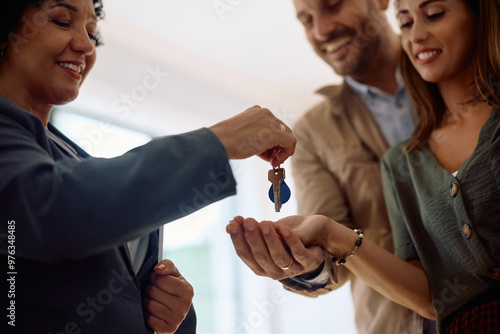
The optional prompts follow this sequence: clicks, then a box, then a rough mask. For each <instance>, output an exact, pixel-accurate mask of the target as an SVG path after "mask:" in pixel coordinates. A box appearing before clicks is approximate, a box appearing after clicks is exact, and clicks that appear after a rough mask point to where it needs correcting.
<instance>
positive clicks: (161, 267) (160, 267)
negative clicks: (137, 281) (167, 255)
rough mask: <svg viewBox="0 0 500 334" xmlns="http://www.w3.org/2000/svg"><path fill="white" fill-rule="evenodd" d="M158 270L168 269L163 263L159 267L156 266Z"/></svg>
mask: <svg viewBox="0 0 500 334" xmlns="http://www.w3.org/2000/svg"><path fill="white" fill-rule="evenodd" d="M156 268H158V269H160V270H163V269H165V268H167V267H166V266H165V265H164V264H163V263H160V264H159V265H157V266H156Z"/></svg>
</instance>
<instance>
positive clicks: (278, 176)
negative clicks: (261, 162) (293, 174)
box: [268, 166, 285, 212]
mask: <svg viewBox="0 0 500 334" xmlns="http://www.w3.org/2000/svg"><path fill="white" fill-rule="evenodd" d="M268 179H269V181H270V182H271V183H272V184H273V185H272V188H273V194H274V211H276V212H280V210H281V182H283V180H285V169H283V168H281V167H279V166H278V167H276V168H273V169H271V170H270V171H269V172H268Z"/></svg>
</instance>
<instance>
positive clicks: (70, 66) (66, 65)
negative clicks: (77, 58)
mask: <svg viewBox="0 0 500 334" xmlns="http://www.w3.org/2000/svg"><path fill="white" fill-rule="evenodd" d="M57 65H59V66H61V67H64V68H67V69H70V70H71V71H73V72H75V73H77V74H81V73H82V70H83V68H82V66H77V65H75V64H70V63H63V62H57Z"/></svg>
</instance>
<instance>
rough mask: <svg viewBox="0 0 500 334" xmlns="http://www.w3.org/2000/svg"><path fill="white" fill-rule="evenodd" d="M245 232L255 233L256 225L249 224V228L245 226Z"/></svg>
mask: <svg viewBox="0 0 500 334" xmlns="http://www.w3.org/2000/svg"><path fill="white" fill-rule="evenodd" d="M245 230H247V231H250V232H253V231H255V225H254V224H248V225H247V226H245Z"/></svg>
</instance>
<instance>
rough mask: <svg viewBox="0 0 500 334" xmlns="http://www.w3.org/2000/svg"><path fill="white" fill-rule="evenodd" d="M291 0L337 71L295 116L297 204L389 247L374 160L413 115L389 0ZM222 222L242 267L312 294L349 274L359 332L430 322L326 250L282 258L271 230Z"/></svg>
mask: <svg viewBox="0 0 500 334" xmlns="http://www.w3.org/2000/svg"><path fill="white" fill-rule="evenodd" d="M294 5H295V8H296V12H297V18H298V19H299V21H300V22H301V23H302V24H303V26H304V29H305V32H306V37H307V39H308V41H309V43H310V44H311V45H312V47H313V49H314V50H315V51H316V53H317V54H318V55H319V56H320V57H321V58H322V59H323V60H324V61H326V62H327V63H328V64H329V65H330V66H331V67H332V68H333V69H334V71H335V72H336V73H337V74H339V75H341V76H343V77H344V78H345V80H344V82H343V83H342V84H341V85H339V86H329V87H325V88H322V89H321V90H319V91H318V93H319V94H321V95H323V96H324V98H325V99H324V101H323V102H322V103H320V104H319V105H317V106H315V107H314V108H313V109H311V110H310V111H308V112H307V113H306V114H305V115H304V116H303V117H302V118H301V119H300V120H299V121H298V122H297V123H296V124H295V127H294V134H295V135H296V137H297V146H296V151H295V154H294V156H293V157H292V169H293V171H292V172H293V177H294V180H295V185H296V189H295V192H296V196H297V203H298V211H299V214H304V215H311V214H322V215H326V216H328V217H330V218H332V219H334V220H336V221H338V222H341V223H343V224H345V225H347V226H349V227H351V228H361V229H363V231H364V234H365V237H367V238H370V239H371V240H372V241H374V242H375V243H377V244H378V245H380V246H382V247H384V248H385V249H387V250H389V251H391V252H392V251H393V240H392V234H391V227H390V224H389V220H388V217H387V212H386V206H385V203H384V198H383V193H382V184H381V175H380V174H381V173H380V163H379V160H380V158H381V157H382V155H383V154H384V153H385V151H386V150H387V149H388V148H389V146H390V145H393V144H395V143H397V142H398V141H401V140H404V139H407V137H409V135H410V134H411V131H412V130H413V121H412V116H411V113H410V107H409V102H408V98H407V97H406V95H405V93H404V89H403V87H402V84H401V81H400V80H398V73H397V67H398V60H399V56H400V50H401V46H400V41H399V36H398V35H397V34H396V33H395V32H394V31H393V30H392V29H391V27H390V24H389V22H388V20H387V16H386V13H385V10H386V9H387V8H388V6H389V0H333V1H326V0H294ZM238 223H239V224H238ZM262 226H264V225H262ZM265 226H266V228H267V229H269V225H267V224H265ZM228 232H229V233H230V234H231V239H232V241H233V244H234V246H235V249H236V251H237V253H238V255H239V256H240V257H241V259H242V260H243V261H244V262H245V263H246V264H247V265H248V266H249V267H250V269H252V270H253V271H254V272H255V273H256V274H258V275H260V276H268V277H271V278H273V279H278V280H281V282H282V283H283V284H284V286H285V288H286V289H288V290H291V291H294V292H297V293H300V294H303V295H307V296H311V297H316V296H318V295H321V294H325V293H328V292H330V291H332V290H335V289H337V288H338V287H340V286H342V285H343V284H344V283H345V282H347V281H350V282H351V291H352V297H353V302H354V307H355V311H356V319H355V322H356V326H357V330H358V333H360V334H378V333H380V334H392V333H397V334H399V333H411V334H413V333H420V334H421V333H433V330H434V328H435V324H433V323H429V321H427V320H424V319H422V318H421V317H420V316H418V315H417V314H416V313H414V312H412V311H410V310H408V309H406V308H404V307H402V306H400V305H397V304H395V303H393V302H391V301H389V300H388V299H386V298H385V297H383V296H382V295H380V294H379V293H378V292H376V291H375V290H373V289H371V288H370V287H369V286H368V285H366V284H365V283H364V282H363V281H361V280H360V279H358V278H357V277H356V276H354V275H352V274H351V273H350V272H349V271H348V270H347V269H346V268H344V267H343V266H340V267H337V266H336V265H335V264H334V263H332V261H331V257H330V256H329V255H328V254H324V262H323V264H321V265H320V267H319V268H317V266H318V259H317V252H316V253H314V252H312V251H311V253H308V254H304V255H303V256H301V257H300V258H298V257H295V258H294V259H293V258H292V259H293V262H290V255H289V254H288V253H286V251H285V250H284V248H283V247H277V246H276V245H280V242H279V239H278V236H277V234H276V233H270V231H268V230H266V231H263V230H262V227H261V226H259V225H257V224H252V223H244V224H243V223H241V222H239V221H238V219H236V221H234V222H232V223H230V224H229V225H228ZM314 254H316V257H315V255H314Z"/></svg>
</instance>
